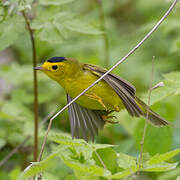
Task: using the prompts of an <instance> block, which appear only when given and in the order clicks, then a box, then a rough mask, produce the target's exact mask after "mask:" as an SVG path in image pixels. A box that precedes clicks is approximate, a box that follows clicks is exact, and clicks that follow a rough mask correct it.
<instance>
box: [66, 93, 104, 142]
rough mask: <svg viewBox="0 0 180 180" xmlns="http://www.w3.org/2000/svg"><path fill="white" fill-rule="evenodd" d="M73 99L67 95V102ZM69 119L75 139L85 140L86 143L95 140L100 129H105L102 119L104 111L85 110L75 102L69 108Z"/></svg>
mask: <svg viewBox="0 0 180 180" xmlns="http://www.w3.org/2000/svg"><path fill="white" fill-rule="evenodd" d="M71 100H72V99H71V97H70V96H69V95H67V101H68V102H70V101H71ZM68 111H69V119H70V126H71V134H72V137H73V138H83V139H85V140H86V141H88V140H89V139H92V140H94V137H95V135H97V134H98V129H101V128H103V126H104V124H105V122H104V120H103V119H102V114H103V113H105V112H104V111H96V110H90V109H87V108H84V107H82V106H80V105H79V104H77V103H76V102H73V103H72V104H71V105H70V106H69V107H68Z"/></svg>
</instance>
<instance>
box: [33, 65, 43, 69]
mask: <svg viewBox="0 0 180 180" xmlns="http://www.w3.org/2000/svg"><path fill="white" fill-rule="evenodd" d="M34 69H35V70H43V67H42V66H38V67H35V68H34Z"/></svg>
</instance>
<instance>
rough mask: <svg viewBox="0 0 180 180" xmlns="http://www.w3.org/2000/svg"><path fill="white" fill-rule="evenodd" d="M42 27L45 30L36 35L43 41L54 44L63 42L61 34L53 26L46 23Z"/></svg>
mask: <svg viewBox="0 0 180 180" xmlns="http://www.w3.org/2000/svg"><path fill="white" fill-rule="evenodd" d="M42 27H43V28H41V30H40V31H39V32H37V33H36V34H37V36H38V38H39V39H40V40H41V41H47V42H49V43H54V44H60V43H62V42H63V37H62V35H61V33H60V32H59V31H58V29H57V28H56V27H55V26H54V25H53V24H50V23H46V24H44V25H43V26H42Z"/></svg>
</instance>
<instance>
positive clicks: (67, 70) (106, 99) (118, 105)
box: [35, 57, 169, 141]
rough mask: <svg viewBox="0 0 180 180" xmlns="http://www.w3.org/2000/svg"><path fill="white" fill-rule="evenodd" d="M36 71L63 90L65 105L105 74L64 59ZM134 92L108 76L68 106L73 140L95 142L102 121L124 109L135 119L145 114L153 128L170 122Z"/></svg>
mask: <svg viewBox="0 0 180 180" xmlns="http://www.w3.org/2000/svg"><path fill="white" fill-rule="evenodd" d="M35 69H36V70H41V71H42V72H44V73H45V74H46V75H48V76H49V77H50V78H52V79H54V80H55V81H57V82H58V83H59V84H60V85H61V86H62V87H63V88H64V90H65V91H66V93H67V101H68V102H70V101H71V99H72V98H75V97H76V96H77V95H79V94H80V93H81V92H82V91H83V90H85V89H86V88H87V87H88V86H90V85H91V84H92V83H93V82H94V81H96V80H97V79H98V78H99V77H101V76H102V75H103V74H104V73H105V72H107V70H106V69H104V68H102V67H99V66H96V65H91V64H84V63H80V62H79V61H77V60H75V59H72V58H65V57H53V58H51V59H49V60H47V61H46V62H44V64H43V65H42V66H41V67H36V68H35ZM135 93H136V88H135V87H134V86H133V85H132V84H131V83H129V82H128V81H126V80H124V79H122V78H121V77H119V76H117V75H114V74H112V73H109V74H108V75H107V76H105V77H104V78H103V79H102V80H101V81H99V82H98V83H97V84H96V85H95V86H93V87H92V88H91V89H89V90H88V91H87V92H86V93H85V94H84V95H82V96H81V97H80V98H79V99H77V100H76V102H74V103H73V104H72V105H70V106H69V108H68V111H69V119H70V125H71V133H72V137H73V138H83V139H85V140H86V141H88V140H89V139H92V140H94V137H95V135H97V134H98V129H99V128H103V126H104V124H105V122H112V121H110V120H109V118H110V117H111V116H109V114H110V113H111V112H113V111H116V112H119V111H120V110H121V109H123V108H124V107H125V108H126V109H127V111H128V113H129V114H130V115H131V116H135V117H140V116H143V117H144V118H147V117H146V116H147V112H148V119H147V120H148V121H149V122H151V123H152V124H153V125H155V126H165V125H169V122H167V121H166V120H165V119H163V118H162V117H160V116H159V115H158V114H157V113H155V112H153V111H152V110H151V109H150V108H149V107H148V105H146V104H145V103H144V102H143V101H141V100H140V99H139V98H137V97H136V95H135Z"/></svg>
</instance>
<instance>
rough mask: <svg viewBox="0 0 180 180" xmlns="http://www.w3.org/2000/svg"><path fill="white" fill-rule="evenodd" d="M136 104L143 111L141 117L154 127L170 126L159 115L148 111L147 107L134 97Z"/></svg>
mask: <svg viewBox="0 0 180 180" xmlns="http://www.w3.org/2000/svg"><path fill="white" fill-rule="evenodd" d="M135 99H136V103H137V104H138V105H139V106H140V108H141V109H142V111H143V114H142V116H143V117H144V118H145V119H147V120H148V121H149V122H150V123H151V124H153V125H154V126H167V125H171V124H170V123H169V122H168V121H166V120H165V119H164V118H162V117H161V116H160V115H159V114H157V113H155V112H154V111H152V110H151V109H150V107H149V106H148V105H146V104H145V103H144V102H143V101H141V100H140V99H139V98H137V97H135Z"/></svg>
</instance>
